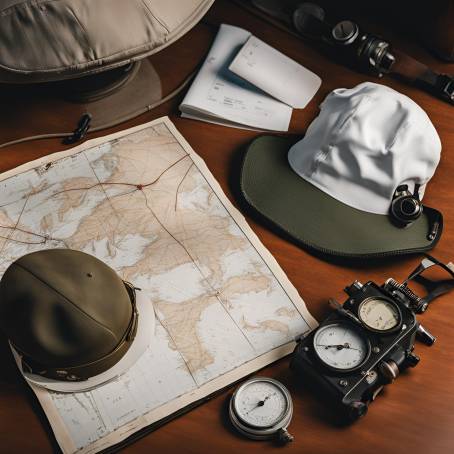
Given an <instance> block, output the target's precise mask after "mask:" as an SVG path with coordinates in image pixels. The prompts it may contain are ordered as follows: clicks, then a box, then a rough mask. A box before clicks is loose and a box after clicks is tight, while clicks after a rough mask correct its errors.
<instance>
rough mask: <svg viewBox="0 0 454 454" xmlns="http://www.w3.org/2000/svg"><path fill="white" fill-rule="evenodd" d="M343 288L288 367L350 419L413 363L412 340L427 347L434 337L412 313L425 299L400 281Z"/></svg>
mask: <svg viewBox="0 0 454 454" xmlns="http://www.w3.org/2000/svg"><path fill="white" fill-rule="evenodd" d="M431 264H433V263H431ZM345 292H346V293H347V295H348V298H347V300H346V301H345V302H344V304H343V305H341V304H339V303H337V302H336V301H334V300H331V301H330V303H331V305H332V306H333V308H334V311H333V313H331V314H330V315H329V316H328V317H327V318H326V319H325V320H324V321H323V322H322V323H321V324H320V326H319V327H318V328H317V329H316V330H315V331H313V332H312V333H311V334H310V335H308V336H307V337H305V338H304V339H302V340H301V341H300V342H299V344H298V345H297V347H296V349H295V352H294V354H293V358H292V361H291V368H292V369H293V370H295V371H296V372H297V373H298V374H300V375H301V377H302V379H303V380H304V381H305V382H306V383H307V384H311V385H312V386H314V385H315V387H317V388H318V391H322V392H321V393H320V394H323V396H326V397H327V399H328V400H329V402H330V403H331V404H334V405H335V406H336V407H338V408H340V409H341V410H342V415H343V416H346V417H347V418H348V419H349V420H355V419H358V418H360V417H361V416H363V415H365V414H366V413H367V410H368V406H369V404H370V403H371V402H372V401H373V400H374V399H375V397H376V396H377V395H378V394H379V393H380V391H381V390H382V389H383V387H384V386H385V385H387V384H389V383H392V382H393V381H394V380H395V379H396V378H397V377H398V375H399V373H400V372H402V371H403V370H404V369H406V368H408V367H415V366H416V365H417V364H418V363H419V357H418V356H417V355H416V354H415V353H414V346H415V340H416V339H418V340H419V341H421V342H423V343H424V344H426V345H432V344H433V343H434V342H435V337H434V336H432V334H430V333H429V332H428V331H427V330H426V329H425V328H424V327H423V326H422V325H421V323H420V322H419V321H418V320H417V319H416V315H415V312H418V313H419V312H423V311H424V310H425V309H426V308H427V304H428V302H427V301H425V300H424V299H423V298H420V297H418V296H417V295H416V294H415V293H414V292H412V291H411V290H410V289H409V288H408V287H407V285H406V284H399V283H398V282H397V281H395V280H394V279H388V280H387V281H386V283H385V284H383V285H381V286H379V285H377V284H376V283H374V282H372V281H369V282H367V283H366V284H364V285H363V284H361V283H360V282H358V281H355V282H354V283H353V284H351V285H350V286H348V287H346V288H345Z"/></svg>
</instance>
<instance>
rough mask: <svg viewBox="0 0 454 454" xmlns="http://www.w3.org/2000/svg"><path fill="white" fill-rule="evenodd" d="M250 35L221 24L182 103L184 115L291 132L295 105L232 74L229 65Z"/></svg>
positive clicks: (222, 122)
mask: <svg viewBox="0 0 454 454" xmlns="http://www.w3.org/2000/svg"><path fill="white" fill-rule="evenodd" d="M250 36H251V34H250V33H249V32H248V31H246V30H243V29H241V28H238V27H233V26H231V25H225V24H223V25H221V27H220V29H219V32H218V34H217V36H216V39H215V41H214V43H213V45H212V47H211V49H210V52H209V53H208V56H207V58H206V60H205V62H204V64H203V66H202V68H201V69H200V71H199V73H198V74H197V76H196V78H195V79H194V82H193V83H192V85H191V88H190V89H189V91H188V93H187V94H186V96H185V98H184V99H183V102H182V104H181V105H180V110H181V112H182V116H183V117H188V118H196V119H199V120H203V121H208V122H211V123H218V124H224V125H228V126H234V127H239V128H244V125H246V127H248V129H250V128H256V129H268V130H272V131H288V127H289V123H290V118H291V116H292V108H291V107H289V106H288V105H286V104H284V103H282V102H280V101H278V100H276V99H274V98H272V97H270V96H268V95H267V94H266V93H264V92H263V91H262V90H260V89H258V88H257V87H255V86H254V85H252V84H250V83H249V82H247V81H245V80H244V79H242V78H241V77H238V76H237V75H235V74H233V73H232V72H231V71H230V70H229V65H230V63H231V62H232V60H233V59H234V58H235V56H236V54H237V53H238V51H239V50H240V49H241V47H242V46H243V45H244V44H245V43H246V41H247V40H248V39H249V38H250Z"/></svg>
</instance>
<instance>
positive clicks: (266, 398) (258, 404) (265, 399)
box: [246, 393, 276, 415]
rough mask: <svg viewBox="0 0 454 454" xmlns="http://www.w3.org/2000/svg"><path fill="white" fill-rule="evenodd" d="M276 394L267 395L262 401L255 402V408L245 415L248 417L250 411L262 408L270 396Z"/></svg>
mask: <svg viewBox="0 0 454 454" xmlns="http://www.w3.org/2000/svg"><path fill="white" fill-rule="evenodd" d="M275 394H276V393H272V394H269V395H268V396H266V397H265V398H264V399H263V400H259V401H258V402H257V405H256V406H255V407H252V408H251V409H250V410H249V411H248V412H247V413H246V414H247V415H248V414H249V413H250V412H251V411H252V410H255V409H256V408H258V407H263V406H264V405H265V402H266V401H267V400H268V399H269V398H270V397H272V396H274V395H275Z"/></svg>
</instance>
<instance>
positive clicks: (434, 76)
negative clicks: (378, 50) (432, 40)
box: [390, 49, 454, 104]
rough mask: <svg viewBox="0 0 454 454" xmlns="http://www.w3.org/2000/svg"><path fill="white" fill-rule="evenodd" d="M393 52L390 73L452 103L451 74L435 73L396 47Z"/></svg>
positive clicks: (452, 81)
mask: <svg viewBox="0 0 454 454" xmlns="http://www.w3.org/2000/svg"><path fill="white" fill-rule="evenodd" d="M393 53H394V55H395V57H396V61H395V62H394V64H393V65H392V67H391V71H390V74H394V75H397V76H399V77H401V78H403V79H404V80H406V81H407V82H409V83H411V84H414V85H419V86H421V87H422V88H424V89H426V90H428V91H430V92H431V93H432V94H434V95H435V96H438V97H440V98H442V99H444V100H445V101H448V102H450V103H451V104H454V77H453V76H450V75H448V74H440V73H437V72H435V71H433V70H432V69H430V68H429V67H428V66H427V65H425V64H424V63H421V62H420V61H418V60H416V59H415V58H413V57H411V56H410V55H407V54H405V53H404V52H402V51H400V50H398V49H394V50H393Z"/></svg>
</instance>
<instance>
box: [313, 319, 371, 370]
mask: <svg viewBox="0 0 454 454" xmlns="http://www.w3.org/2000/svg"><path fill="white" fill-rule="evenodd" d="M314 350H315V353H316V354H317V356H318V358H319V359H320V361H321V362H322V363H323V364H324V365H325V366H327V367H329V368H331V369H336V370H341V371H350V370H353V369H356V368H357V367H360V366H361V365H362V364H363V363H364V362H365V361H366V359H367V358H368V357H369V355H370V342H369V340H368V339H367V338H366V337H365V336H364V335H363V334H362V333H361V332H360V330H359V329H358V328H356V327H355V326H354V325H353V324H351V323H348V322H338V323H330V324H329V325H325V326H322V327H320V328H319V329H318V330H317V331H316V333H315V335H314Z"/></svg>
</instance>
